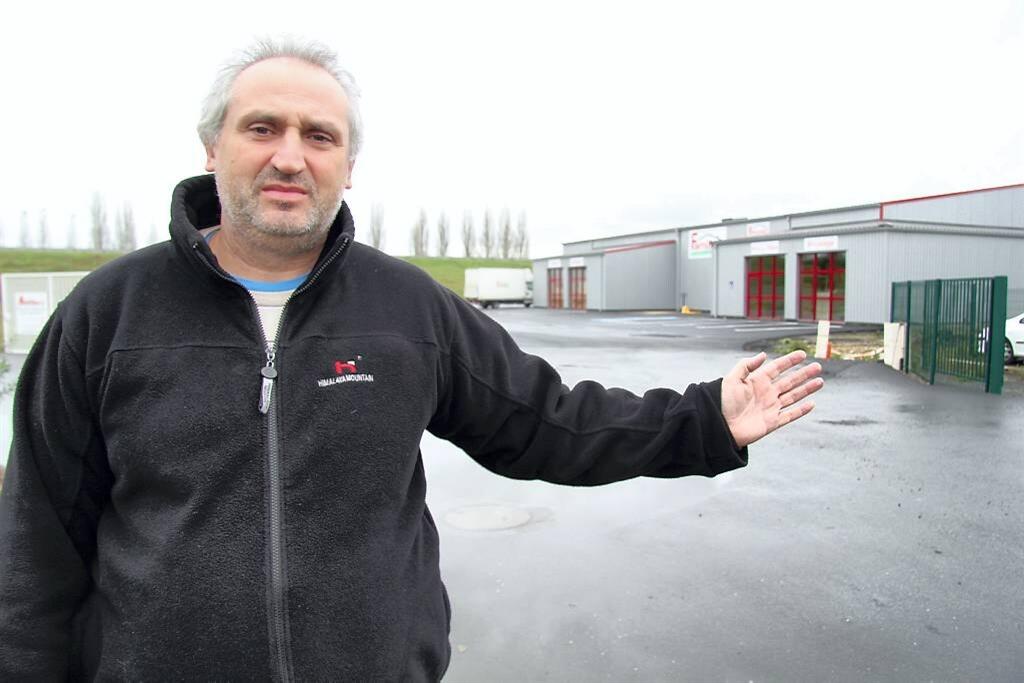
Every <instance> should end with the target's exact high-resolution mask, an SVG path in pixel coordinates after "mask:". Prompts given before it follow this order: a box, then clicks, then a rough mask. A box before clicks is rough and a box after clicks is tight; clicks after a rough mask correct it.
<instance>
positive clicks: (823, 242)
mask: <svg viewBox="0 0 1024 683" xmlns="http://www.w3.org/2000/svg"><path fill="white" fill-rule="evenodd" d="M837 249H839V235H824V236H822V237H805V238H804V251H836V250H837Z"/></svg>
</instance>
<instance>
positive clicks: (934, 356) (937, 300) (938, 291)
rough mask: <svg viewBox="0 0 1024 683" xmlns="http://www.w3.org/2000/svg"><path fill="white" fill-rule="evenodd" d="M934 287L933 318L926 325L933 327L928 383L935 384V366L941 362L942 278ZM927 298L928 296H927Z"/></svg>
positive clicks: (935, 281)
mask: <svg viewBox="0 0 1024 683" xmlns="http://www.w3.org/2000/svg"><path fill="white" fill-rule="evenodd" d="M933 282H934V283H935V285H934V286H933V287H932V291H933V292H934V296H932V299H933V301H932V319H931V320H929V321H926V323H925V324H926V325H929V324H930V325H931V328H932V348H931V368H930V369H929V370H930V371H929V373H928V384H935V366H936V365H938V364H939V306H940V305H941V304H942V280H933ZM926 298H927V297H926Z"/></svg>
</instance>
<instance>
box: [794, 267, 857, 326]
mask: <svg viewBox="0 0 1024 683" xmlns="http://www.w3.org/2000/svg"><path fill="white" fill-rule="evenodd" d="M800 319H801V320H835V321H837V322H841V321H843V320H846V252H845V251H830V252H825V253H820V254H800Z"/></svg>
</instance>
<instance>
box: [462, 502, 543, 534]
mask: <svg viewBox="0 0 1024 683" xmlns="http://www.w3.org/2000/svg"><path fill="white" fill-rule="evenodd" d="M444 521H446V522H448V524H451V525H452V526H453V527H455V528H456V529H465V530H466V531H497V530H499V529H514V528H515V527H517V526H523V525H524V524H526V523H527V522H529V521H530V513H529V512H527V511H526V510H520V509H519V508H514V507H511V506H509V505H467V506H466V507H461V508H456V509H455V510H452V511H450V512H448V513H447V514H445V516H444Z"/></svg>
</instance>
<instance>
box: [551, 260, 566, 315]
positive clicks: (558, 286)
mask: <svg viewBox="0 0 1024 683" xmlns="http://www.w3.org/2000/svg"><path fill="white" fill-rule="evenodd" d="M562 301H563V299H562V269H561V268H548V308H561V307H562V305H563V304H562Z"/></svg>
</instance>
